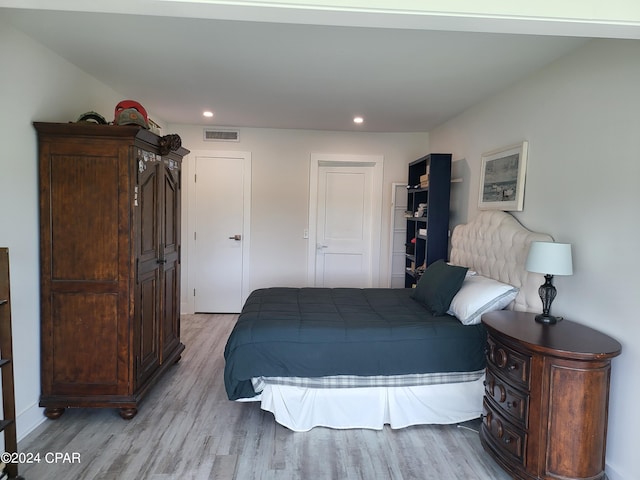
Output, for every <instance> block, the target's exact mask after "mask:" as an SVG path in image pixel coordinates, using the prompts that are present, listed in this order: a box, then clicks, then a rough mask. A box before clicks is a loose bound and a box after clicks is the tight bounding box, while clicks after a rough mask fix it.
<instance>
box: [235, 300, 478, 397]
mask: <svg viewBox="0 0 640 480" xmlns="http://www.w3.org/2000/svg"><path fill="white" fill-rule="evenodd" d="M410 294H411V289H390V288H369V289H355V288H334V289H328V288H267V289H260V290H256V291H254V292H253V293H252V294H251V295H250V296H249V298H248V299H247V301H246V303H245V305H244V307H243V309H242V313H241V315H240V317H239V318H238V322H237V323H236V325H235V327H234V329H233V331H232V332H231V335H230V336H229V339H228V340H227V344H226V347H225V352H224V357H225V371H224V381H225V387H226V390H227V395H228V397H229V399H230V400H236V399H239V398H250V397H253V396H255V395H256V393H255V391H254V390H253V386H252V384H251V378H253V377H259V376H285V377H286V376H289V377H292V376H294V377H322V376H328V375H363V376H364V375H401V374H410V373H437V372H471V371H477V370H481V369H482V368H484V366H485V355H484V348H485V341H486V332H485V330H484V327H483V326H482V325H469V326H465V325H462V324H461V323H460V322H459V321H458V320H457V319H456V318H455V317H452V316H449V315H443V316H433V315H431V314H430V313H429V312H428V310H427V309H426V308H425V307H424V306H423V305H422V304H421V303H419V302H417V301H416V300H413V299H412V298H411V297H410Z"/></svg>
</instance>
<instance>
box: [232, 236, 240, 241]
mask: <svg viewBox="0 0 640 480" xmlns="http://www.w3.org/2000/svg"><path fill="white" fill-rule="evenodd" d="M229 240H237V241H240V240H242V235H234V236H233V237H229Z"/></svg>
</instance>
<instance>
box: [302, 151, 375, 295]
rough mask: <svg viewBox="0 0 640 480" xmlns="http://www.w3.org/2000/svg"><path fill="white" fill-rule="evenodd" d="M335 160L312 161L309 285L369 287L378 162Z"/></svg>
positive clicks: (372, 264)
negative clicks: (314, 176)
mask: <svg viewBox="0 0 640 480" xmlns="http://www.w3.org/2000/svg"><path fill="white" fill-rule="evenodd" d="M337 160H339V159H335V158H334V159H333V160H332V161H320V162H319V163H318V166H317V182H316V185H317V190H316V198H315V205H316V218H315V225H314V226H315V229H314V233H315V235H313V236H312V237H311V238H310V241H312V242H313V244H312V245H310V252H311V249H312V248H313V249H314V251H313V253H312V255H313V257H314V262H313V270H314V277H313V284H314V285H315V286H316V287H354V288H365V287H371V286H374V284H376V283H377V278H376V276H377V271H378V268H375V267H377V263H378V262H377V259H378V258H379V241H380V211H379V209H380V204H381V202H380V197H381V196H382V195H381V192H379V187H380V185H379V184H380V183H381V182H379V181H378V180H381V178H378V177H379V176H380V175H379V173H380V170H381V165H379V164H377V163H376V162H375V161H367V162H365V161H360V162H354V161H337ZM380 162H381V159H380ZM376 167H378V168H379V169H380V170H378V168H376ZM380 177H381V176H380ZM312 181H313V180H312ZM313 203H314V202H313V201H312V202H311V204H313ZM312 208H313V206H312ZM310 221H312V220H310ZM374 259H375V262H374ZM374 271H375V272H376V273H375V275H374Z"/></svg>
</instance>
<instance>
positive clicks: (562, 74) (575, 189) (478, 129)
mask: <svg viewBox="0 0 640 480" xmlns="http://www.w3.org/2000/svg"><path fill="white" fill-rule="evenodd" d="M639 85H640V41H635V40H594V41H591V42H590V43H588V44H587V45H586V46H585V47H583V48H582V49H580V50H578V51H576V52H574V53H573V54H571V55H570V56H567V57H564V58H562V59H561V60H559V61H558V62H556V63H555V64H553V65H551V66H549V67H547V68H545V69H543V70H542V71H540V72H538V73H537V74H535V75H532V76H530V77H529V78H527V79H526V80H525V81H523V82H521V83H519V84H517V85H515V86H514V87H513V88H511V89H509V90H507V91H504V92H502V93H501V94H499V95H498V96H496V97H495V98H492V99H489V100H487V101H485V102H483V103H482V104H481V105H478V106H476V107H475V108H473V109H471V110H468V111H467V112H465V113H463V114H462V115H460V116H459V117H457V118H455V119H454V120H452V121H450V122H448V123H446V124H444V125H442V126H440V127H439V128H437V129H436V130H434V131H432V132H430V144H431V148H432V149H434V150H442V151H452V152H453V153H454V160H455V161H456V162H455V163H456V164H457V165H456V166H455V167H456V168H457V169H459V170H460V171H462V172H464V173H465V175H466V177H465V186H466V191H465V193H464V195H463V196H464V197H465V199H466V203H467V209H468V212H467V215H468V217H469V218H472V217H473V216H475V214H476V212H477V201H478V188H479V172H480V156H481V154H482V153H483V152H485V151H489V150H492V149H494V148H497V147H501V146H506V145H509V144H512V143H516V142H519V141H521V140H525V139H526V140H528V141H529V161H528V162H529V163H528V168H527V179H526V192H525V206H524V211H523V212H521V213H517V214H516V217H517V218H518V219H519V220H520V221H521V222H522V223H524V225H525V226H527V227H528V228H530V229H532V230H537V231H542V232H547V233H549V234H551V235H552V236H553V237H554V238H555V239H556V240H557V241H561V242H570V243H572V244H573V254H574V270H575V272H574V275H573V276H571V277H556V279H555V284H556V286H557V287H558V296H557V298H556V300H555V302H554V305H553V310H554V312H555V313H556V314H559V315H563V316H565V317H567V318H569V319H571V320H575V321H577V322H580V323H584V324H587V325H589V326H592V327H594V328H597V329H599V330H601V331H603V332H605V333H607V334H609V335H611V336H613V337H614V338H616V339H617V340H618V341H619V342H620V343H621V344H622V355H621V356H620V357H618V358H616V359H614V361H613V372H612V379H611V399H610V401H611V403H610V409H609V435H608V444H607V450H608V451H607V472H608V475H609V478H610V479H611V480H623V479H624V480H626V479H631V478H640V462H638V461H637V452H636V448H635V442H634V441H633V439H634V438H635V434H636V433H637V432H638V431H639V430H640V410H639V409H638V408H637V405H636V400H637V398H638V397H639V395H640V377H639V376H638V374H637V367H638V365H640V322H639V321H638V314H637V312H638V293H639V292H640V280H638V271H639V268H640V253H639V249H638V238H640V223H639V222H638V220H639V219H640V216H639V214H638V207H639V206H640V188H639V187H638V181H639V179H640V155H639V152H640V113H639V112H640V94H639V90H638V86H639ZM458 220H459V221H466V218H459V219H458Z"/></svg>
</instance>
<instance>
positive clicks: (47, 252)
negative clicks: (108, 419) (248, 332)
mask: <svg viewBox="0 0 640 480" xmlns="http://www.w3.org/2000/svg"><path fill="white" fill-rule="evenodd" d="M34 126H35V129H36V131H37V133H38V145H39V154H38V156H39V186H40V262H41V348H42V354H41V355H42V358H41V384H42V385H41V389H42V391H41V396H40V406H42V407H45V415H46V416H47V417H49V418H52V419H55V418H58V417H60V415H62V414H63V413H64V410H65V408H67V407H102V408H107V407H110V408H118V409H119V411H120V415H121V416H122V418H125V419H130V418H133V416H135V414H136V413H137V409H138V404H139V402H140V401H141V399H142V398H143V397H144V395H145V394H146V393H147V392H148V391H149V389H150V388H151V387H152V386H153V385H154V383H156V381H157V380H158V378H159V377H160V376H161V375H162V373H164V372H165V371H166V370H167V369H168V368H170V367H171V366H172V365H173V364H174V363H176V362H177V361H178V360H179V359H180V356H181V354H182V351H183V350H184V345H183V344H182V343H181V342H180V177H181V164H182V157H183V156H184V155H186V154H187V153H189V151H188V150H186V149H184V148H182V147H179V148H178V149H177V150H174V151H169V152H168V153H165V152H164V150H165V148H164V146H163V145H161V138H160V137H159V136H157V135H155V134H154V133H151V132H150V131H148V130H145V129H143V128H141V127H138V126H113V125H96V124H92V123H67V124H62V123H42V122H36V123H34ZM161 150H162V151H163V153H164V154H161V153H160V152H161Z"/></svg>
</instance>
